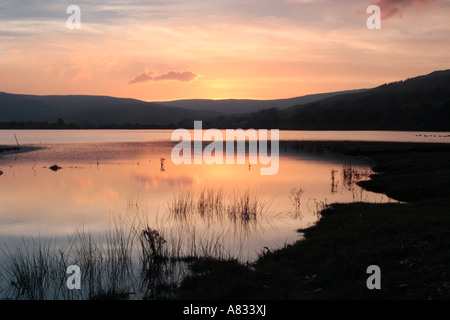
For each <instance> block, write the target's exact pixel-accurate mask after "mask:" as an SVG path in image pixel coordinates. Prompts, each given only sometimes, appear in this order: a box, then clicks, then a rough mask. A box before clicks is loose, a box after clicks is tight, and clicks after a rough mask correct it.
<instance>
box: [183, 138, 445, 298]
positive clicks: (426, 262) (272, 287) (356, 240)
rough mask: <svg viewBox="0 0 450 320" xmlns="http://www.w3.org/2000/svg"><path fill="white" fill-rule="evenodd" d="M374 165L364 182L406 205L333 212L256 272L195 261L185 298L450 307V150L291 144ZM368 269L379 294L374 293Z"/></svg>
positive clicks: (271, 254) (342, 207)
mask: <svg viewBox="0 0 450 320" xmlns="http://www.w3.org/2000/svg"><path fill="white" fill-rule="evenodd" d="M292 147H294V148H302V149H309V150H316V151H318V152H342V153H345V154H349V155H353V156H356V157H364V158H368V159H371V160H372V161H374V162H375V163H376V164H375V166H374V167H373V169H374V171H375V172H376V173H377V174H376V175H374V176H372V177H371V180H370V181H365V182H361V183H360V185H361V186H363V187H364V188H366V189H368V190H372V191H376V192H382V193H385V194H387V195H388V196H390V197H392V198H395V199H397V200H400V201H402V202H405V203H389V204H368V203H351V204H333V205H331V206H329V207H328V208H327V209H325V210H324V211H323V212H322V219H321V220H320V221H319V222H318V223H317V224H316V225H315V226H314V227H311V228H308V229H306V230H299V232H303V233H304V234H305V240H303V241H300V242H297V243H295V244H292V245H288V246H286V247H285V248H283V249H280V250H275V251H266V252H264V253H263V254H262V255H261V256H260V258H259V259H258V260H257V262H256V263H255V264H254V265H251V266H247V265H241V264H239V263H237V262H236V261H233V260H231V261H217V260H211V259H202V260H198V261H197V262H196V263H194V264H193V265H192V270H193V271H194V274H193V275H192V276H190V277H189V278H187V279H185V280H184V282H183V284H182V286H181V288H180V290H179V292H178V298H181V299H183V298H189V299H372V298H374V299H449V298H450V273H449V266H450V250H449V249H450V210H449V209H450V187H449V181H450V166H449V164H450V146H448V145H441V144H406V143H405V144H403V143H357V142H327V143H323V142H320V143H319V142H311V143H301V144H297V145H294V146H292ZM369 265H377V266H379V267H380V269H381V289H380V290H369V289H368V288H367V286H366V281H367V279H368V277H369V276H370V274H367V273H366V271H367V267H368V266H369Z"/></svg>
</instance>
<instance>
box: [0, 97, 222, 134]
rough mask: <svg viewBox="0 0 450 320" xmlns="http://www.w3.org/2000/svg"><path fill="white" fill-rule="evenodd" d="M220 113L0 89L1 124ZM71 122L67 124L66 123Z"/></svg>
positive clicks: (118, 121) (112, 123)
mask: <svg viewBox="0 0 450 320" xmlns="http://www.w3.org/2000/svg"><path fill="white" fill-rule="evenodd" d="M218 115H220V113H218V112H214V111H207V110H199V111H197V110H191V109H184V108H179V107H169V106H164V105H160V104H157V103H152V102H145V101H140V100H135V99H124V98H114V97H108V96H82V95H72V96H70V95H69V96H37V95H22V94H9V93H2V92H0V123H2V124H3V125H2V127H8V125H9V126H11V125H14V123H15V124H16V125H17V126H20V124H21V125H22V126H24V127H30V126H31V127H33V126H35V127H36V126H37V127H41V126H45V125H46V124H47V125H50V124H51V123H54V124H55V127H67V126H73V127H123V126H125V127H130V126H136V127H140V126H167V125H176V124H178V123H179V122H180V121H188V120H189V121H193V120H206V119H209V118H214V117H216V116H218ZM69 124H70V125H69Z"/></svg>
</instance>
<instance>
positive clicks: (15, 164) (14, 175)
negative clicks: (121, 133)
mask: <svg viewBox="0 0 450 320" xmlns="http://www.w3.org/2000/svg"><path fill="white" fill-rule="evenodd" d="M172 146H173V144H171V143H168V142H164V141H163V142H143V143H138V142H133V143H76V144H48V145H40V146H39V148H34V149H31V150H30V151H28V152H25V153H19V154H7V155H2V156H1V157H0V168H1V170H2V172H3V174H2V175H1V176H0V188H1V192H0V204H1V207H0V222H1V224H0V234H1V235H2V236H8V235H9V236H17V235H24V236H36V235H40V236H45V235H55V234H58V235H60V234H64V233H66V234H67V233H70V232H72V231H73V230H74V228H76V227H77V226H80V225H83V226H86V227H87V228H89V230H90V231H92V232H96V233H101V232H102V231H103V230H104V228H105V225H106V224H107V223H108V221H110V219H111V218H112V217H114V216H117V215H120V214H123V213H124V212H126V210H127V208H126V206H127V202H128V200H129V199H130V198H135V197H138V198H139V199H141V200H140V201H141V202H142V203H143V204H144V206H145V212H146V215H147V216H148V219H149V221H150V222H151V224H154V225H157V224H158V223H160V222H161V221H164V224H165V226H166V227H167V228H169V227H170V228H172V229H175V228H176V227H177V225H178V224H183V225H184V226H186V225H188V224H190V225H193V226H195V228H196V232H197V235H199V234H203V235H205V237H213V236H206V234H207V233H208V232H210V233H211V234H214V235H215V236H217V234H222V236H221V237H222V238H225V234H229V237H230V238H232V237H235V238H238V239H240V240H242V239H243V238H245V242H246V243H245V247H243V246H242V244H234V243H233V244H231V240H227V241H228V242H230V246H232V247H238V251H239V252H238V253H239V254H240V253H243V252H245V259H247V258H249V257H250V259H251V258H254V257H255V256H256V253H257V252H258V251H259V250H260V248H262V247H264V246H266V247H274V246H275V247H277V246H280V245H283V244H284V243H285V242H291V241H294V240H296V239H298V238H299V235H298V234H297V233H296V230H297V229H299V228H305V227H308V226H310V225H311V224H313V223H315V222H316V221H317V219H318V218H319V217H318V215H317V213H318V212H319V211H320V208H321V207H323V206H324V205H326V204H327V203H332V202H351V201H372V202H380V201H388V200H389V199H388V198H386V197H384V196H381V195H378V194H373V193H371V192H367V191H364V190H363V189H361V188H359V187H358V186H357V185H356V184H355V182H356V181H358V180H360V179H365V178H368V174H369V173H370V170H369V167H368V166H367V164H366V163H363V162H359V161H356V160H355V159H352V158H349V157H345V156H341V155H336V154H332V153H326V152H320V153H317V152H311V151H309V152H306V151H304V150H295V149H293V148H289V147H286V148H284V149H282V151H281V154H280V169H279V172H278V174H277V175H274V176H261V175H260V170H259V169H260V166H259V165H258V164H252V165H251V166H250V165H249V164H248V163H247V164H242V165H237V164H234V165H227V164H223V165H220V164H213V165H205V164H203V165H185V164H182V165H174V164H173V163H172V162H171V161H170V159H171V158H170V153H171V150H172V149H171V148H172ZM330 173H331V174H330ZM330 185H331V187H330ZM214 190H215V191H214ZM217 190H220V192H219V191H217ZM189 194H190V195H191V196H190V197H191V199H184V201H188V202H189V201H191V203H185V205H186V206H188V208H180V206H181V205H180V202H181V200H182V198H183V197H188V196H187V195H189ZM256 194H257V195H258V196H257V197H256V196H255V195H256ZM176 201H178V204H176V203H175V202H176ZM213 201H215V202H213ZM177 206H179V208H178V209H177ZM191 207H192V208H191ZM182 209H183V210H185V213H184V214H178V215H176V214H174V212H176V211H177V210H179V211H180V210H182ZM224 230H225V231H224ZM227 230H230V231H229V232H228V231H227ZM182 233H186V232H182ZM237 234H239V236H237ZM227 250H228V249H227ZM233 250H234V249H229V250H228V251H229V252H232V251H233Z"/></svg>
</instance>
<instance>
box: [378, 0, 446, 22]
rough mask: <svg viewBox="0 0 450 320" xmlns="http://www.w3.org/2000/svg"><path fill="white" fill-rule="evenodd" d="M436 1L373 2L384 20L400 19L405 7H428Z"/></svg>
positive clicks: (382, 0) (389, 0) (385, 0)
mask: <svg viewBox="0 0 450 320" xmlns="http://www.w3.org/2000/svg"><path fill="white" fill-rule="evenodd" d="M434 1H437V0H380V1H378V2H375V4H376V5H378V6H379V7H380V9H381V16H382V17H383V18H385V19H389V18H393V17H399V18H401V17H402V11H403V10H404V9H405V8H407V7H412V6H420V5H428V4H430V3H432V2H434Z"/></svg>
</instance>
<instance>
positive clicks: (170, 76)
mask: <svg viewBox="0 0 450 320" xmlns="http://www.w3.org/2000/svg"><path fill="white" fill-rule="evenodd" d="M153 74H154V73H153V72H142V73H140V74H138V75H137V76H136V77H135V78H134V79H133V80H131V81H130V82H128V83H129V84H133V83H139V82H147V81H181V82H189V81H193V80H195V79H196V78H197V77H198V74H195V73H193V72H191V71H183V72H178V71H169V72H167V73H164V74H161V75H158V76H154V75H153Z"/></svg>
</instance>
